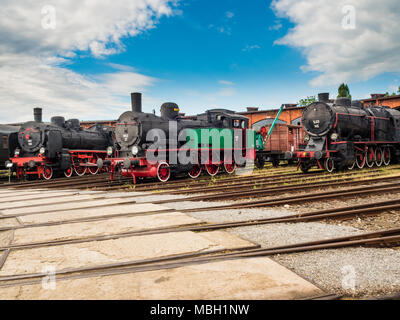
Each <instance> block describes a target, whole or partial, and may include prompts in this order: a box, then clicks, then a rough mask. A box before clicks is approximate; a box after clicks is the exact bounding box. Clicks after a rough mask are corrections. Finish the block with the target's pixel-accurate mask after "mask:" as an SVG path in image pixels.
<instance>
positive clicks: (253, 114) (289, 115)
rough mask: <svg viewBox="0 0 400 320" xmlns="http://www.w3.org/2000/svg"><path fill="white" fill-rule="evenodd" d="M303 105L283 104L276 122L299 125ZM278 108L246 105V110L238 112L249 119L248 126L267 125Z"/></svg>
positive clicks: (272, 119)
mask: <svg viewBox="0 0 400 320" xmlns="http://www.w3.org/2000/svg"><path fill="white" fill-rule="evenodd" d="M303 110H304V107H300V106H297V105H296V104H285V109H284V110H283V111H282V113H281V115H280V116H279V120H278V123H282V124H292V125H297V126H300V125H301V115H302V114H303ZM278 112H279V109H271V110H259V108H253V107H248V108H247V111H246V112H238V113H239V114H241V115H244V116H245V117H247V118H249V119H250V127H252V126H253V125H261V126H264V125H269V124H271V123H272V122H273V121H274V119H275V117H276V115H277V114H278Z"/></svg>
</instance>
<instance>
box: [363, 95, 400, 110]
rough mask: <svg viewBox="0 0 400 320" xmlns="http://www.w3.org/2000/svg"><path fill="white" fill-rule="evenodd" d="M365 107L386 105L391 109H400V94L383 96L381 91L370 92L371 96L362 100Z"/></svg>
mask: <svg viewBox="0 0 400 320" xmlns="http://www.w3.org/2000/svg"><path fill="white" fill-rule="evenodd" d="M362 102H363V104H364V106H365V107H372V106H387V107H390V108H392V109H397V110H400V95H395V96H385V95H384V94H381V93H373V94H371V98H368V99H364V100H362Z"/></svg>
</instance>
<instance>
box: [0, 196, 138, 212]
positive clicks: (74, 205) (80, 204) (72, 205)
mask: <svg viewBox="0 0 400 320" xmlns="http://www.w3.org/2000/svg"><path fill="white" fill-rule="evenodd" d="M132 201H133V200H131V199H121V198H115V199H114V198H113V199H102V200H91V201H79V200H78V201H74V200H71V201H70V202H69V203H62V204H51V205H43V206H40V207H30V208H20V209H6V210H2V211H1V212H2V214H3V215H6V216H7V215H14V214H26V213H40V212H50V211H52V210H63V209H65V210H66V212H67V211H68V210H70V209H80V208H89V207H98V208H97V209H98V210H101V209H102V208H101V206H105V205H111V204H117V203H122V202H126V203H128V202H132ZM44 203H46V201H45V200H44ZM85 210H86V209H85Z"/></svg>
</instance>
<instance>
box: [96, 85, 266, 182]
mask: <svg viewBox="0 0 400 320" xmlns="http://www.w3.org/2000/svg"><path fill="white" fill-rule="evenodd" d="M131 101H132V111H127V112H125V113H123V114H122V115H121V116H120V117H119V119H118V121H117V124H116V128H115V143H114V146H113V147H109V148H108V150H107V153H108V157H107V158H106V159H105V160H103V159H99V160H98V162H97V164H98V167H99V168H104V167H107V168H108V170H109V172H110V175H111V177H110V178H111V180H113V179H114V178H115V176H116V175H119V176H124V177H132V178H133V180H134V182H135V183H136V178H145V177H150V178H157V179H158V180H159V181H161V182H166V181H168V180H169V178H170V177H171V175H177V174H181V173H184V174H188V175H189V176H190V177H192V178H197V177H199V176H200V174H201V172H202V171H203V170H205V171H206V172H207V173H208V174H209V175H211V176H215V175H216V174H217V173H218V171H219V168H220V167H224V169H225V171H226V172H228V173H233V172H234V171H235V169H236V165H243V163H244V162H246V160H252V161H254V157H255V152H254V150H255V149H254V146H255V143H256V141H255V139H256V138H255V136H254V131H253V130H249V129H248V126H249V120H248V118H246V117H244V116H242V115H237V114H235V113H234V112H233V111H229V110H225V109H214V110H209V111H207V112H206V113H204V114H200V115H197V116H195V117H192V118H191V119H184V118H182V117H180V115H179V111H180V110H179V107H178V105H176V104H175V103H171V102H170V103H164V104H163V105H162V106H161V116H156V115H155V114H152V113H144V112H142V95H141V93H132V94H131ZM157 133H159V134H157ZM153 135H157V138H155V137H153ZM153 138H154V139H153ZM152 140H154V141H152ZM149 141H150V142H149ZM155 142H156V143H155ZM259 148H263V145H261V146H260V145H259ZM182 151H183V152H186V153H187V154H189V155H188V157H189V158H190V161H182V159H181V158H179V156H177V153H178V152H182ZM234 151H236V152H238V153H240V157H239V158H240V159H239V160H238V159H235V158H234V157H233V153H234ZM152 156H153V158H152ZM199 159H201V160H199Z"/></svg>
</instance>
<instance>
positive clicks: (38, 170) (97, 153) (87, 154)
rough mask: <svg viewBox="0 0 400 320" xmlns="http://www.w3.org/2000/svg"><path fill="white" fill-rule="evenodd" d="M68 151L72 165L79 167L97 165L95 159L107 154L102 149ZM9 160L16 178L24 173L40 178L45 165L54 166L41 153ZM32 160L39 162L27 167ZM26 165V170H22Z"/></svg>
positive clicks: (104, 156)
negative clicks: (77, 164)
mask: <svg viewBox="0 0 400 320" xmlns="http://www.w3.org/2000/svg"><path fill="white" fill-rule="evenodd" d="M68 152H69V154H70V156H71V162H72V167H78V166H76V165H75V164H76V163H79V166H81V167H97V159H98V158H102V159H105V158H106V156H107V152H106V151H103V150H69V151H68ZM10 160H11V162H12V163H13V165H14V166H15V167H16V173H17V178H18V179H20V178H21V177H22V176H24V175H37V176H38V178H39V179H41V178H42V176H43V171H44V167H45V166H50V167H54V165H53V163H52V162H51V161H50V159H49V158H47V157H45V156H44V155H42V154H40V155H38V156H35V157H19V156H14V157H13V158H10ZM32 160H33V161H35V163H39V164H36V165H35V167H33V168H29V162H30V161H32ZM85 160H87V163H86V162H85V163H82V161H85ZM26 165H28V168H29V169H28V170H24V168H25V166H26Z"/></svg>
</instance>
